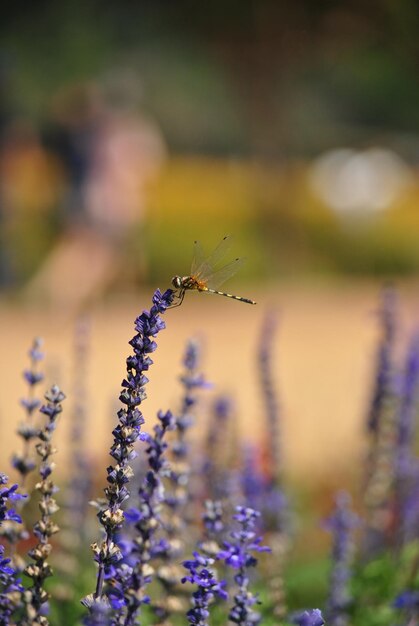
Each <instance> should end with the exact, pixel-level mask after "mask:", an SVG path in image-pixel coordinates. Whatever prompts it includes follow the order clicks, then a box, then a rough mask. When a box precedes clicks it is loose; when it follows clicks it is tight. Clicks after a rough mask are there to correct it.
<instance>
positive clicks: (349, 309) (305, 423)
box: [0, 283, 419, 479]
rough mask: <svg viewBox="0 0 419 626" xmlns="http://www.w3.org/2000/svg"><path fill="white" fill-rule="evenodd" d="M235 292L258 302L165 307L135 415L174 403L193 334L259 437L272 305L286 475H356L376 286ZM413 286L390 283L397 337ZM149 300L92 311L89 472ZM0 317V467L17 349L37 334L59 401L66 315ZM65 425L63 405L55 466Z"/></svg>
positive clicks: (408, 319) (66, 363)
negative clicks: (261, 372)
mask: <svg viewBox="0 0 419 626" xmlns="http://www.w3.org/2000/svg"><path fill="white" fill-rule="evenodd" d="M241 291H243V295H247V296H251V297H255V298H256V299H257V300H258V306H257V307H251V306H247V305H245V304H241V303H238V302H234V301H228V300H226V299H224V298H219V297H210V296H206V295H203V294H188V296H189V297H188V298H187V299H185V303H184V304H183V306H182V307H180V308H177V309H174V310H172V311H169V312H168V313H167V314H166V317H165V319H166V323H167V329H166V330H165V331H164V332H163V333H161V335H160V336H159V339H158V344H159V347H158V350H157V352H156V353H155V355H154V360H155V365H154V366H153V368H152V370H151V372H150V379H151V382H150V384H149V385H148V396H149V397H148V399H147V401H146V402H145V403H144V404H143V411H144V415H145V416H146V418H147V419H148V420H152V419H153V415H154V414H155V411H156V410H157V409H158V408H164V409H165V408H169V407H170V408H176V407H177V402H178V398H179V385H178V381H177V378H178V375H179V373H180V359H181V355H182V350H183V346H184V344H185V341H186V339H187V338H188V337H190V336H197V335H198V336H201V337H202V338H203V341H204V346H205V364H204V369H205V372H206V374H207V376H208V378H209V379H210V380H211V381H213V382H214V383H215V385H216V387H215V388H216V390H219V391H227V392H229V393H231V394H233V396H234V397H235V399H236V401H237V406H238V416H239V420H240V429H241V433H242V436H243V437H244V438H245V439H247V440H249V441H255V440H259V439H260V438H261V436H262V432H263V425H264V410H263V404H262V401H261V397H260V393H259V380H258V367H257V360H256V356H255V355H256V349H257V343H258V337H259V332H260V326H261V321H262V318H263V315H264V313H265V312H266V310H267V309H268V308H269V307H270V306H272V305H276V306H278V307H279V310H280V316H281V321H280V330H279V333H278V337H277V340H276V345H275V352H276V381H277V385H278V390H279V393H280V397H281V405H282V413H283V444H284V450H285V452H284V454H285V461H286V466H287V471H288V472H289V475H290V476H291V477H297V478H301V477H305V478H311V479H312V478H316V477H319V476H326V477H330V478H333V476H334V475H335V474H336V475H337V474H339V473H340V471H346V470H347V469H348V468H353V469H354V470H356V468H357V467H358V466H359V462H360V459H361V458H362V439H363V438H362V435H363V429H362V426H363V419H364V415H365V409H366V405H367V402H368V397H369V390H370V382H371V374H372V366H373V358H374V350H375V342H376V339H377V333H376V318H375V316H374V310H375V309H376V307H377V303H378V293H379V286H378V285H377V284H353V283H351V284H338V285H336V284H325V283H321V284H317V285H313V284H311V285H310V286H304V285H301V286H282V287H281V288H278V289H277V290H276V291H274V290H268V289H265V290H260V289H259V290H258V289H252V288H251V287H250V288H249V287H247V288H246V289H242V290H241ZM415 291H416V290H415V288H414V287H413V286H412V285H410V286H405V287H403V288H402V290H401V299H402V302H403V315H402V322H403V334H404V335H405V336H406V334H407V332H408V330H409V328H411V326H412V320H413V319H414V317H415V313H416V312H417V309H418V304H419V298H418V297H417V295H416V294H415ZM149 301H150V294H145V293H142V294H139V295H138V296H137V297H133V296H129V297H126V298H119V299H118V301H109V302H106V303H102V304H100V305H97V306H96V307H95V308H94V310H93V311H92V318H91V319H92V338H91V357H90V368H89V376H88V389H89V395H90V403H89V423H88V432H89V440H90V450H91V453H92V455H94V458H95V459H96V462H97V463H98V475H104V463H105V462H106V451H107V448H108V445H109V441H110V431H111V428H112V424H113V422H114V415H115V408H117V407H118V406H119V405H118V402H117V396H118V391H119V384H120V381H121V378H122V376H123V375H124V360H125V357H126V356H127V354H128V350H129V346H128V345H127V341H128V340H129V339H130V338H131V336H132V334H133V332H132V328H133V325H132V322H133V320H134V318H135V316H136V315H137V314H138V313H139V312H141V310H142V309H143V308H144V307H148V306H149ZM0 315H1V326H0V328H1V330H0V335H1V351H0V371H1V378H0V463H1V465H0V469H2V470H6V471H9V466H8V462H7V459H8V457H9V456H10V455H11V453H12V451H13V450H14V449H15V448H16V446H17V445H18V443H17V438H16V436H15V434H14V430H15V427H16V423H17V422H18V420H19V419H20V418H21V416H22V415H23V412H22V410H21V409H20V407H19V405H18V399H19V397H20V396H22V395H23V394H24V393H25V384H24V382H23V381H22V379H21V377H20V372H21V370H22V369H23V368H24V367H25V366H26V364H27V359H26V351H27V348H28V346H29V344H30V342H31V340H32V337H34V336H35V335H40V336H42V337H43V338H44V339H45V350H46V353H47V362H46V363H47V364H46V371H47V382H48V384H51V382H53V381H55V380H58V381H59V382H60V384H61V386H62V388H63V390H64V391H66V392H67V395H68V396H69V399H68V400H67V402H66V404H67V406H68V408H69V406H70V404H71V402H72V399H71V392H72V388H71V387H72V375H71V368H72V365H73V334H74V319H70V318H69V317H68V316H67V315H66V314H65V312H63V311H61V312H59V311H55V312H54V311H51V310H50V311H43V310H42V309H39V308H38V309H31V308H29V307H26V308H25V309H22V308H21V307H19V306H17V305H11V304H10V303H9V304H7V303H2V304H0ZM206 393H207V394H210V393H213V392H206ZM69 420H70V412H69V411H68V410H67V411H66V412H65V413H64V415H63V418H62V423H61V424H60V428H59V433H58V445H59V448H60V451H61V452H60V453H59V454H58V455H57V463H58V466H59V467H60V468H61V470H63V469H64V468H65V467H66V460H65V458H63V451H64V450H65V444H66V439H67V437H68V432H69V430H68V429H69ZM198 431H199V427H198ZM201 431H202V427H201ZM60 457H61V458H60Z"/></svg>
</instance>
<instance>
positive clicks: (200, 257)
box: [191, 241, 212, 276]
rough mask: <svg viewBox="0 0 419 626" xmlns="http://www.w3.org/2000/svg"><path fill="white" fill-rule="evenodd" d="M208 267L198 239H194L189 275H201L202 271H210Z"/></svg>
mask: <svg viewBox="0 0 419 626" xmlns="http://www.w3.org/2000/svg"><path fill="white" fill-rule="evenodd" d="M211 271H212V268H210V267H209V266H208V265H207V264H206V262H205V254H204V251H203V249H202V246H201V244H200V242H199V241H194V249H193V257H192V266H191V276H197V275H201V274H203V273H206V274H208V273H210V272H211Z"/></svg>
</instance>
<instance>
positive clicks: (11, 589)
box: [0, 472, 25, 626]
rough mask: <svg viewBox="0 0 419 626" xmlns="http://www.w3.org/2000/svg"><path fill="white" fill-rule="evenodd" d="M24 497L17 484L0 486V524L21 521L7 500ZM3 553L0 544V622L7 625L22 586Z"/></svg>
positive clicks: (1, 480)
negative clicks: (9, 506)
mask: <svg viewBox="0 0 419 626" xmlns="http://www.w3.org/2000/svg"><path fill="white" fill-rule="evenodd" d="M7 482H8V477H7V476H6V475H5V474H3V473H1V472H0V485H7ZM24 497H25V496H23V495H21V494H19V493H17V485H12V486H11V487H6V486H3V487H0V526H1V525H2V524H3V522H4V521H14V522H17V523H18V524H20V523H21V519H20V516H19V515H17V514H16V513H15V511H14V510H13V509H10V508H8V501H18V500H21V499H22V498H24ZM4 553H5V548H4V546H2V545H0V624H1V625H2V626H8V625H9V623H10V621H11V620H12V616H13V614H14V612H15V610H16V609H17V608H18V606H19V604H20V599H21V592H22V591H23V588H22V586H21V584H20V579H19V578H18V572H17V570H16V568H15V567H14V566H13V565H12V562H11V559H9V558H7V557H5V555H4ZM13 621H15V620H13Z"/></svg>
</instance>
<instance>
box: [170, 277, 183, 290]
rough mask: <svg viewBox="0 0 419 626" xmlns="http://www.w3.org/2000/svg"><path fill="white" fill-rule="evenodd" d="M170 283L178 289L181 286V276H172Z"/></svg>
mask: <svg viewBox="0 0 419 626" xmlns="http://www.w3.org/2000/svg"><path fill="white" fill-rule="evenodd" d="M172 285H173V287H175V288H176V289H180V288H181V287H182V277H181V276H173V278H172Z"/></svg>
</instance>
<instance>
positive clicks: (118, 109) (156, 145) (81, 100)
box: [28, 83, 165, 310]
mask: <svg viewBox="0 0 419 626" xmlns="http://www.w3.org/2000/svg"><path fill="white" fill-rule="evenodd" d="M117 86H118V84H117V83H115V84H113V85H112V87H113V88H114V89H115V87H117ZM117 91H118V96H119V97H118V102H117V103H115V102H113V101H112V98H110V97H109V94H108V93H107V92H106V89H103V88H102V89H100V88H99V87H98V86H97V85H90V84H89V85H87V86H86V89H85V90H83V88H82V87H81V86H79V87H78V88H74V90H72V89H69V91H68V92H67V93H68V94H69V95H68V96H67V98H69V99H66V98H64V100H63V101H60V98H58V104H60V102H61V104H60V106H57V103H56V106H55V109H54V110H55V115H56V117H55V122H57V119H58V120H60V124H58V125H56V126H55V128H54V129H53V132H52V133H50V135H49V146H50V147H51V148H52V149H54V151H55V153H56V154H58V155H60V156H61V159H62V161H63V164H64V167H65V169H66V171H67V177H68V184H67V186H68V190H67V193H66V202H65V217H66V219H65V225H66V229H65V232H64V236H63V238H62V240H61V241H60V242H59V244H58V245H57V246H56V248H55V250H54V251H53V253H52V254H51V255H50V257H49V259H48V260H47V262H46V263H45V264H44V267H43V268H42V270H41V272H40V273H39V275H38V276H37V277H36V279H35V280H34V281H33V283H32V284H31V285H30V286H29V288H28V295H30V297H37V298H38V299H39V298H41V297H42V298H43V299H44V301H45V299H46V300H49V301H50V302H54V303H58V304H60V305H62V306H63V307H65V308H67V309H68V310H71V308H72V307H77V306H79V305H80V304H81V303H82V302H83V301H84V300H85V299H87V298H92V297H93V296H97V295H98V294H99V293H101V292H103V291H104V290H105V289H106V288H107V287H108V286H109V284H110V283H112V281H113V280H114V279H115V278H116V277H117V278H118V281H119V282H121V280H120V279H121V276H122V277H123V278H126V275H127V271H134V272H135V275H134V277H133V276H129V277H128V280H129V281H132V279H133V278H134V279H136V278H138V276H139V275H140V276H144V273H145V259H144V253H143V251H142V249H141V248H140V247H139V246H138V245H135V255H136V258H135V263H132V262H131V263H126V262H125V258H124V254H126V249H130V241H129V240H130V237H131V236H134V235H135V237H136V238H137V237H138V236H140V225H141V223H142V222H143V220H144V217H145V205H146V188H147V185H148V183H149V182H150V180H151V179H152V178H153V177H154V176H155V175H156V174H157V172H158V170H159V168H160V166H161V164H162V162H163V160H164V157H165V146H164V142H163V139H162V137H161V134H160V133H159V132H158V130H157V128H155V127H154V126H153V125H152V124H151V123H150V122H148V121H147V120H145V119H144V118H143V117H142V116H141V114H140V113H139V112H138V107H137V106H135V105H136V104H137V103H133V102H131V100H130V98H129V94H128V95H127V97H126V98H124V92H123V89H117ZM57 116H58V117H57ZM134 266H135V267H134ZM132 267H134V270H132V269H131V270H130V268H132ZM122 282H123V280H122Z"/></svg>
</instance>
